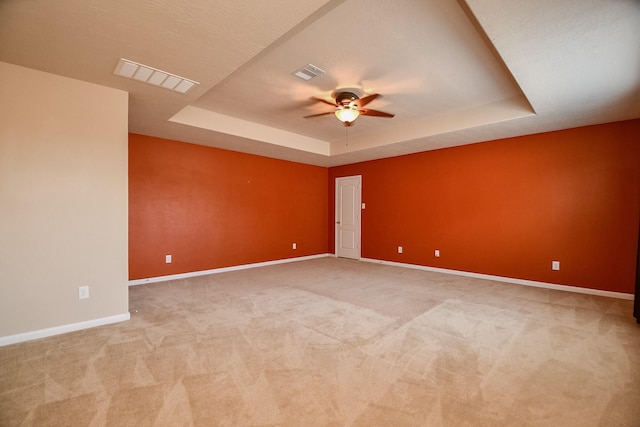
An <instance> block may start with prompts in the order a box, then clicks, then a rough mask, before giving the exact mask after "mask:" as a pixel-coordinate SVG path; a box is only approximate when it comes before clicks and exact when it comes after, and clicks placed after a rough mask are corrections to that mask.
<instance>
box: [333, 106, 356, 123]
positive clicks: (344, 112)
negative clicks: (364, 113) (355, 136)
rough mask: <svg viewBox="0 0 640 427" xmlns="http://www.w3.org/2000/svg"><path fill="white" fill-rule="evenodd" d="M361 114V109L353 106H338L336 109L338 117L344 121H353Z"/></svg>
mask: <svg viewBox="0 0 640 427" xmlns="http://www.w3.org/2000/svg"><path fill="white" fill-rule="evenodd" d="M359 116H360V111H358V110H357V109H356V108H351V107H338V109H337V110H336V117H337V118H338V120H340V121H341V122H342V123H352V122H353V121H354V120H355V119H357V118H358V117H359Z"/></svg>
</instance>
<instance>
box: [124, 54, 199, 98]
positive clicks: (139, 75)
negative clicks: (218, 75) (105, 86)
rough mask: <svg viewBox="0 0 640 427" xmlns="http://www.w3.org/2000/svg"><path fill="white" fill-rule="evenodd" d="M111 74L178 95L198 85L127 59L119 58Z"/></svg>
mask: <svg viewBox="0 0 640 427" xmlns="http://www.w3.org/2000/svg"><path fill="white" fill-rule="evenodd" d="M113 74H115V75H117V76H122V77H127V78H130V79H134V80H138V81H141V82H144V83H149V84H151V85H154V86H159V87H163V88H165V89H170V90H173V91H176V92H180V93H187V91H189V89H191V88H192V87H193V86H195V85H199V84H200V83H198V82H196V81H193V80H189V79H185V78H184V77H180V76H176V75H175V74H171V73H168V72H166V71H162V70H158V69H157V68H153V67H149V66H148V65H142V64H138V63H137V62H133V61H129V60H128V59H124V58H120V61H118V65H116V69H115V70H113Z"/></svg>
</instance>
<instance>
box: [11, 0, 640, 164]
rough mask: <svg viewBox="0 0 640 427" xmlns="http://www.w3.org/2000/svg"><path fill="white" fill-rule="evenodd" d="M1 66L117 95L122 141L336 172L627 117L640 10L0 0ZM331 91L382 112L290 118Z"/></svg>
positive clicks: (408, 0)
mask: <svg viewBox="0 0 640 427" xmlns="http://www.w3.org/2000/svg"><path fill="white" fill-rule="evenodd" d="M120 58H127V59H130V60H133V61H136V62H139V63H143V64H146V65H149V66H151V67H154V68H157V69H161V70H165V71H168V72H171V73H174V74H177V75H180V76H183V77H186V78H189V79H192V80H196V81H198V82H200V85H198V86H196V87H195V88H194V89H192V90H191V91H190V92H188V93H187V94H184V95H183V94H179V93H176V92H172V91H169V90H165V89H162V88H158V87H155V86H151V85H148V84H144V83H140V82H137V81H134V80H128V79H125V78H122V77H119V76H116V75H114V74H113V70H114V68H115V66H116V64H117V62H118V60H119V59H120ZM0 60H1V61H5V62H9V63H13V64H17V65H22V66H26V67H30V68H34V69H38V70H43V71H47V72H51V73H55V74H59V75H63V76H68V77H71V78H76V79H80V80H84V81H88V82H93V83H97V84H101V85H105V86H110V87H114V88H118V89H123V90H126V91H128V92H129V93H130V108H129V130H130V131H131V132H134V133H141V134H145V135H153V136H159V137H163V138H170V139H176V140H180V141H186V142H192V143H197V144H203V145H209V146H214V147H220V148H226V149H231V150H236V151H242V152H247V153H254V154H259V155H264V156H269V157H275V158H281V159H286V160H293V161H299V162H304V163H310V164H316V165H321V166H335V165H340V164H346V163H353V162H357V161H363V160H370V159H375V158H381V157H389V156H395V155H400V154H408V153H413V152H418V151H425V150H431V149H437V148H443V147H448V146H455V145H461V144H469V143H474V142H481V141H486V140H491V139H497V138H504V137H511V136H517V135H523V134H531V133H538V132H545V131H551V130H558V129H564V128H570V127H576V126H585V125H590V124H597V123H605V122H612V121H618V120H627V119H632V118H638V117H640V2H639V1H637V0H561V1H558V0H466V2H465V1H463V0H459V1H458V2H454V1H451V0H402V1H393V2H390V1H384V0H269V1H268V2H267V1H257V0H253V1H252V0H243V1H240V0H234V1H233V2H229V1H222V0H146V1H130V0H56V1H55V2H53V1H50V0H28V1H25V0H3V1H1V2H0ZM309 63H311V64H314V65H316V66H318V67H320V68H321V69H323V70H325V71H326V74H323V75H320V76H318V77H316V78H314V79H312V80H309V81H304V80H301V79H299V78H297V77H295V76H294V75H293V74H292V73H293V72H294V71H296V70H297V69H299V68H301V67H303V66H305V65H306V64H309ZM345 87H349V88H355V89H356V90H358V91H359V92H360V93H361V94H371V93H379V94H381V95H382V96H381V97H380V98H378V99H376V100H374V101H373V102H371V103H370V104H369V105H368V106H367V107H368V108H369V107H370V108H373V109H376V110H382V111H386V112H390V113H394V114H395V117H394V118H392V119H389V118H379V117H367V116H363V117H360V118H359V119H357V120H356V121H355V122H354V125H353V126H351V127H349V128H346V127H344V126H343V125H342V124H341V123H340V122H339V121H338V120H337V119H336V118H335V117H334V116H333V115H326V116H321V117H317V118H310V119H305V118H303V116H306V115H309V114H314V113H320V112H326V111H331V109H332V107H331V106H330V105H326V104H323V103H319V102H315V101H313V100H312V99H311V98H312V97H319V98H324V99H326V100H328V101H331V93H332V91H334V90H335V89H337V88H345Z"/></svg>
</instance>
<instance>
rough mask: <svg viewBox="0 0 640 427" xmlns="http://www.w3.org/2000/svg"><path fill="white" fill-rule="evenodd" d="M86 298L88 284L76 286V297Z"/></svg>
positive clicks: (87, 295)
mask: <svg viewBox="0 0 640 427" xmlns="http://www.w3.org/2000/svg"><path fill="white" fill-rule="evenodd" d="M87 298H89V287H88V286H80V287H78V299H87Z"/></svg>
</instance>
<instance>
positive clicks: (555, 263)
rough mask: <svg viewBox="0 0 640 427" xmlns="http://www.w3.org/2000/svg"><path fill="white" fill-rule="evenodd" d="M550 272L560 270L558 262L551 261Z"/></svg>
mask: <svg viewBox="0 0 640 427" xmlns="http://www.w3.org/2000/svg"><path fill="white" fill-rule="evenodd" d="M551 269H552V270H560V261H551Z"/></svg>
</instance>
